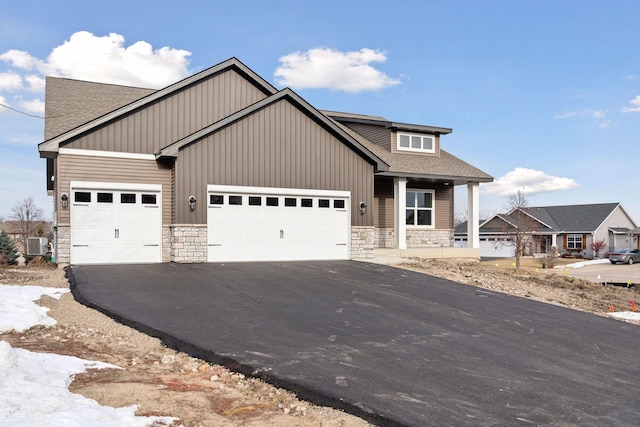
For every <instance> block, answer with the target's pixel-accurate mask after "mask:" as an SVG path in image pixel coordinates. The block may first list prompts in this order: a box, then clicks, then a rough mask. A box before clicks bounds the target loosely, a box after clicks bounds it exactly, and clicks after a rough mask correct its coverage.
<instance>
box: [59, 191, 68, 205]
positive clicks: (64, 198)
mask: <svg viewBox="0 0 640 427" xmlns="http://www.w3.org/2000/svg"><path fill="white" fill-rule="evenodd" d="M60 202H61V203H62V207H63V208H67V207H69V195H68V194H67V193H62V195H61V196H60Z"/></svg>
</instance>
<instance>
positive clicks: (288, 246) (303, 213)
mask: <svg viewBox="0 0 640 427" xmlns="http://www.w3.org/2000/svg"><path fill="white" fill-rule="evenodd" d="M207 191H208V198H207V199H208V206H207V228H208V230H207V231H208V233H207V235H208V237H207V240H208V242H207V243H208V245H209V257H208V259H209V262H223V261H224V262H226V261H296V260H327V259H349V258H350V246H351V245H350V240H351V212H350V211H351V209H350V206H351V200H350V199H351V195H350V192H348V191H323V190H299V189H282V188H264V187H236V186H218V185H210V186H208V187H207Z"/></svg>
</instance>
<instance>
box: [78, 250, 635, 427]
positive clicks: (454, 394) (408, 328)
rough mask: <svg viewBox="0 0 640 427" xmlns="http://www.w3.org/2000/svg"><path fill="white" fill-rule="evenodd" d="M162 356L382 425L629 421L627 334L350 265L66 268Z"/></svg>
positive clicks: (608, 322) (578, 315) (532, 306)
mask: <svg viewBox="0 0 640 427" xmlns="http://www.w3.org/2000/svg"><path fill="white" fill-rule="evenodd" d="M69 274H70V276H71V281H72V287H73V291H74V295H75V296H76V298H77V299H78V300H80V301H81V302H84V303H86V304H88V305H91V306H93V307H96V308H98V309H100V310H102V311H104V312H106V313H108V314H109V315H111V316H112V317H114V318H116V319H118V320H120V321H122V322H123V323H126V324H129V325H131V326H134V327H137V328H138V329H141V330H143V331H145V332H147V333H149V334H152V335H155V336H158V337H160V338H162V339H163V340H164V342H165V343H166V344H167V345H169V346H171V347H174V348H177V349H179V350H182V351H186V352H188V353H190V354H192V355H194V356H197V357H201V358H204V359H206V360H208V361H211V362H215V363H222V364H224V365H226V366H228V367H231V368H233V369H235V370H238V371H241V372H243V373H245V374H252V375H255V376H258V377H261V378H264V379H266V380H267V381H269V382H271V383H274V384H275V385H278V386H283V387H286V388H288V389H290V390H293V391H295V392H297V393H298V395H299V396H300V397H301V398H303V399H308V400H311V401H314V402H316V403H319V404H324V405H331V406H334V407H337V408H341V409H344V410H346V411H348V412H351V413H354V414H356V415H359V416H361V417H363V418H365V419H368V420H370V421H373V422H375V423H378V424H384V425H411V426H424V425H456V426H461V425H474V426H477V425H530V424H534V425H540V424H544V425H549V424H555V425H598V426H605V425H611V426H614V425H615V426H621V425H640V385H639V381H640V327H638V326H635V325H630V324H627V323H623V322H619V321H616V320H612V319H608V318H605V317H600V316H595V315H591V314H587V313H582V312H578V311H573V310H569V309H565V308H561V307H557V306H553V305H547V304H543V303H539V302H536V301H530V300H527V299H521V298H517V297H513V296H509V295H504V294H498V293H494V292H490V291H487V290H483V289H479V288H474V287H471V286H467V285H462V284H458V283H455V282H451V281H447V280H444V279H439V278H435V277H432V276H428V275H424V274H420V273H415V272H411V271H406V270H402V269H397V268H394V267H389V266H383V265H376V264H369V263H364V262H356V261H335V262H331V261H329V262H297V263H238V264H191V265H188V264H154V265H117V266H72V267H70V270H69Z"/></svg>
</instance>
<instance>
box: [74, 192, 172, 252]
mask: <svg viewBox="0 0 640 427" xmlns="http://www.w3.org/2000/svg"><path fill="white" fill-rule="evenodd" d="M161 188H162V187H161V186H160V185H149V184H146V185H135V184H131V185H130V184H108V183H93V182H72V183H71V194H70V195H69V199H70V200H69V202H70V203H69V204H70V209H71V212H70V214H71V218H70V219H71V263H72V264H112V263H144V262H161V261H162V206H161V200H162V197H161Z"/></svg>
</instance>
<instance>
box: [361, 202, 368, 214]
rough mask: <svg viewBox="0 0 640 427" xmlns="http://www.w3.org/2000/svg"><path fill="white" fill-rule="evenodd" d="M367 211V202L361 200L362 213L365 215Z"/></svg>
mask: <svg viewBox="0 0 640 427" xmlns="http://www.w3.org/2000/svg"><path fill="white" fill-rule="evenodd" d="M366 213H367V204H366V203H365V202H360V215H364V214H366Z"/></svg>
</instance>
